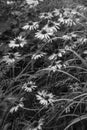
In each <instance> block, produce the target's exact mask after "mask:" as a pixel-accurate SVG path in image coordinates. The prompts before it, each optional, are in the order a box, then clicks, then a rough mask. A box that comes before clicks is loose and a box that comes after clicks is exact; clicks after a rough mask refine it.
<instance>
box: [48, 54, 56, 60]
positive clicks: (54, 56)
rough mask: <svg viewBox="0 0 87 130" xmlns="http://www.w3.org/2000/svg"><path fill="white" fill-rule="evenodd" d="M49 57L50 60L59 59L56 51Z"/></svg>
mask: <svg viewBox="0 0 87 130" xmlns="http://www.w3.org/2000/svg"><path fill="white" fill-rule="evenodd" d="M48 59H49V60H54V59H55V60H56V59H57V54H55V53H53V54H52V55H50V56H49V57H48Z"/></svg>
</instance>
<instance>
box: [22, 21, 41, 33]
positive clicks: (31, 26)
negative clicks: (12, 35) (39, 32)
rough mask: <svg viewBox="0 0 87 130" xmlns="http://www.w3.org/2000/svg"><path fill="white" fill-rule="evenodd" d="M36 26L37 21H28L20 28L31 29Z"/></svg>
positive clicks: (37, 25)
mask: <svg viewBox="0 0 87 130" xmlns="http://www.w3.org/2000/svg"><path fill="white" fill-rule="evenodd" d="M38 27H39V24H38V22H32V21H29V23H27V24H26V25H25V26H23V27H22V28H23V29H24V30H27V29H29V30H30V31H31V30H36V29H37V28H38Z"/></svg>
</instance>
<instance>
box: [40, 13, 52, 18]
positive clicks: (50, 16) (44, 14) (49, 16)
mask: <svg viewBox="0 0 87 130" xmlns="http://www.w3.org/2000/svg"><path fill="white" fill-rule="evenodd" d="M52 17H53V15H52V13H51V12H44V13H40V16H39V18H40V19H51V18H52Z"/></svg>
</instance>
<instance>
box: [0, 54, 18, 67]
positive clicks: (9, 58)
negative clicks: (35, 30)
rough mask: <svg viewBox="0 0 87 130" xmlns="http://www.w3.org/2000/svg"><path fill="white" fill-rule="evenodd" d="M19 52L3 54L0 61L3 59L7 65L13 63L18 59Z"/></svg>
mask: <svg viewBox="0 0 87 130" xmlns="http://www.w3.org/2000/svg"><path fill="white" fill-rule="evenodd" d="M20 56H21V55H20V54H19V52H16V53H8V54H7V55H6V56H3V59H2V61H5V62H6V63H7V64H8V65H10V64H13V63H14V62H15V61H16V60H18V59H20Z"/></svg>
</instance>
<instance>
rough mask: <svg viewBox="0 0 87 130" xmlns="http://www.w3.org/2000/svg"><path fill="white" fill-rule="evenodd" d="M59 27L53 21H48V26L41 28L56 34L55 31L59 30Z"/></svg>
mask: <svg viewBox="0 0 87 130" xmlns="http://www.w3.org/2000/svg"><path fill="white" fill-rule="evenodd" d="M59 26H60V24H59V23H56V22H53V21H48V24H47V25H45V26H44V27H43V29H44V30H46V31H48V32H51V33H54V32H57V30H58V29H59Z"/></svg>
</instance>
